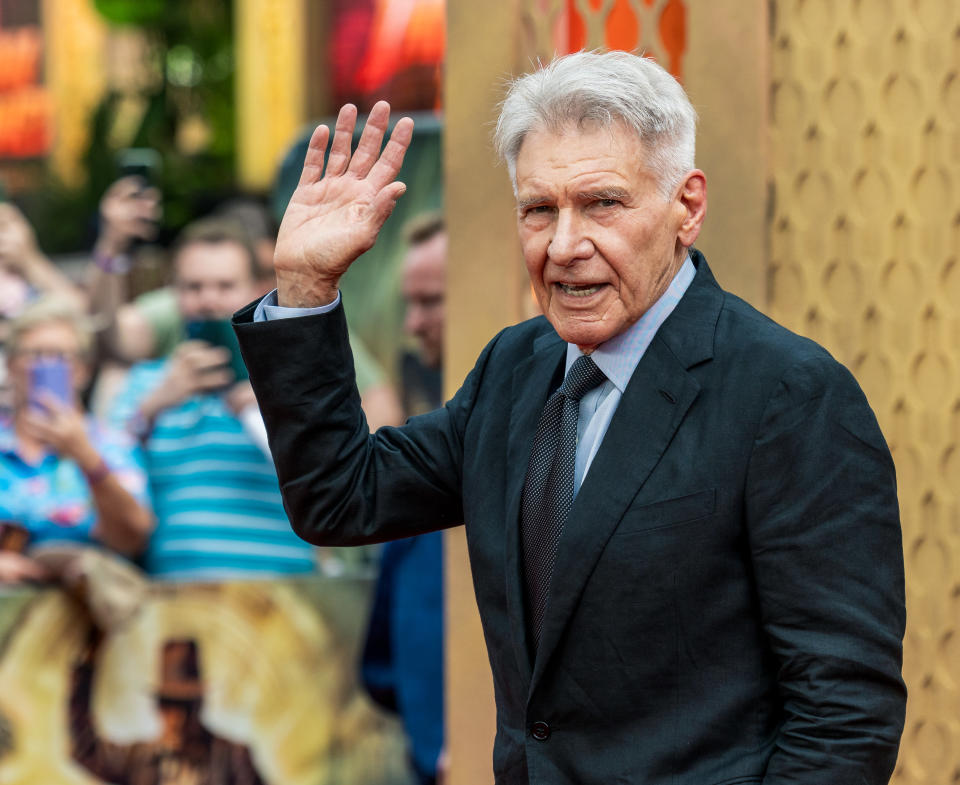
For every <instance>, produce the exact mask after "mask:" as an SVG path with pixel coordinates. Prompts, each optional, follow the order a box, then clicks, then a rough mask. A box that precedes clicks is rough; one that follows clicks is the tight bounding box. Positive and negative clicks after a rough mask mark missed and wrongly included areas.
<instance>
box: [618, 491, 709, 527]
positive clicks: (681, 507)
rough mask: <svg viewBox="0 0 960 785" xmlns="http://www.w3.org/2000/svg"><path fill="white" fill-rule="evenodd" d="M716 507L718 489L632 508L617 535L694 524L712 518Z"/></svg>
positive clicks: (625, 515) (621, 522) (624, 517)
mask: <svg viewBox="0 0 960 785" xmlns="http://www.w3.org/2000/svg"><path fill="white" fill-rule="evenodd" d="M716 506H717V492H716V489H714V488H711V489H710V490H706V491H699V492H698V493H691V494H689V495H687V496H680V497H678V498H676V499H664V500H663V501H659V502H653V503H652V504H645V505H643V506H642V507H632V508H630V509H628V510H627V511H626V513H624V516H623V518H622V519H621V520H620V525H619V526H617V529H616V531H615V532H614V536H615V537H616V536H619V535H624V534H638V533H641V532H650V531H654V530H656V529H665V528H667V527H670V526H679V525H681V524H684V523H693V522H694V521H697V520H700V519H701V518H707V517H709V516H711V515H713V513H714V511H715V510H716Z"/></svg>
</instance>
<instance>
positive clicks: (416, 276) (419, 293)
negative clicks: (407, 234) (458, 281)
mask: <svg viewBox="0 0 960 785" xmlns="http://www.w3.org/2000/svg"><path fill="white" fill-rule="evenodd" d="M446 265H447V235H446V233H445V232H441V233H440V234H436V235H434V236H433V237H431V238H430V239H429V240H427V241H426V242H424V243H419V244H418V245H414V246H412V247H411V248H410V250H409V251H408V252H407V256H406V259H405V260H404V263H403V299H404V301H405V302H406V304H407V313H406V317H405V319H404V322H403V328H404V330H406V332H407V334H409V335H412V336H414V337H415V338H416V339H417V341H418V343H419V344H420V358H421V359H422V360H423V363H424V365H426V366H428V367H430V368H439V367H440V365H441V363H442V362H443V321H444V292H445V290H446Z"/></svg>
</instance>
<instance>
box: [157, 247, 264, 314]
mask: <svg viewBox="0 0 960 785" xmlns="http://www.w3.org/2000/svg"><path fill="white" fill-rule="evenodd" d="M175 266H176V287H177V302H178V304H179V307H180V315H181V316H182V317H183V318H184V320H186V321H194V320H199V319H227V318H229V317H230V316H231V315H232V314H233V313H234V311H238V310H239V309H240V308H242V307H243V306H244V305H246V304H247V303H248V302H250V301H251V300H252V299H253V298H254V296H255V295H254V285H253V277H252V275H251V270H250V260H249V258H248V257H247V253H246V251H245V250H244V248H243V246H241V245H238V244H237V243H234V242H231V241H225V242H219V243H193V244H190V245H187V246H185V247H184V248H182V249H181V250H180V253H178V254H177V258H176V260H175Z"/></svg>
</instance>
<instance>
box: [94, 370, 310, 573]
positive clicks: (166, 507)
mask: <svg viewBox="0 0 960 785" xmlns="http://www.w3.org/2000/svg"><path fill="white" fill-rule="evenodd" d="M166 362H167V361H165V360H158V361H152V362H148V363H141V364H140V365H137V366H135V367H134V368H133V369H132V370H131V372H130V376H129V379H128V381H127V385H126V388H125V390H124V391H123V392H121V393H120V395H119V396H118V397H117V399H116V400H115V401H114V404H113V406H112V407H111V418H113V419H115V420H116V421H118V422H119V423H126V422H127V421H129V418H131V417H132V416H133V415H134V413H135V412H136V410H137V407H138V406H139V405H140V403H141V401H142V400H143V399H144V398H145V397H146V396H147V395H148V394H149V393H150V392H151V391H152V390H153V389H155V387H156V386H157V385H158V384H160V383H161V382H162V380H163V378H164V376H165V374H166V370H167V366H166ZM144 453H145V456H146V465H147V475H148V477H149V479H150V488H151V493H152V496H153V505H154V510H155V512H156V517H157V528H156V530H155V532H154V534H153V536H152V537H151V538H150V542H149V545H148V548H147V553H146V557H145V566H146V569H147V571H148V572H149V573H150V574H151V575H153V576H156V577H159V578H162V579H168V580H223V579H234V578H257V577H268V576H274V575H282V574H291V573H305V572H311V571H313V570H314V568H315V567H314V565H315V562H314V552H313V548H312V546H310V545H309V544H308V543H306V542H304V541H302V540H300V539H299V538H298V537H297V536H296V535H295V534H294V533H293V530H292V529H291V528H290V524H289V522H288V521H287V516H286V513H285V512H284V510H283V504H282V500H281V497H280V490H279V487H278V483H277V475H276V471H275V469H274V467H273V462H272V461H271V460H270V459H269V458H268V457H267V456H266V455H265V454H264V453H263V451H262V450H261V449H260V448H259V447H258V446H257V445H256V443H255V442H254V441H253V439H252V438H251V437H250V436H249V435H248V434H247V432H246V431H245V430H244V428H243V425H242V424H241V422H240V420H239V419H238V418H237V417H236V416H235V415H234V414H233V412H232V411H231V410H230V409H229V407H228V406H227V404H226V403H225V402H224V400H223V398H222V397H221V396H220V395H197V396H194V397H192V398H189V399H188V400H186V401H184V402H183V403H182V404H180V405H179V406H175V407H173V408H171V409H167V410H164V411H163V412H161V413H160V414H159V415H158V416H157V418H156V420H155V421H154V427H153V430H152V432H151V434H150V436H149V438H148V439H147V441H146V443H145V444H144Z"/></svg>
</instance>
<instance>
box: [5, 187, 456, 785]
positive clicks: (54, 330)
mask: <svg viewBox="0 0 960 785" xmlns="http://www.w3.org/2000/svg"><path fill="white" fill-rule="evenodd" d="M161 211H162V200H161V196H160V194H159V193H158V191H157V190H156V189H155V188H154V187H152V186H151V185H150V183H149V182H148V181H147V180H146V179H144V178H142V177H139V176H127V177H123V178H121V179H119V180H117V181H116V182H114V183H113V184H112V185H111V186H110V187H109V189H108V190H107V191H106V193H105V194H104V195H103V197H102V200H101V202H100V214H99V222H98V233H97V237H96V241H95V243H94V244H93V246H92V248H91V250H90V253H89V256H88V258H87V259H86V260H85V261H84V262H83V264H82V267H81V268H78V269H74V270H72V271H71V272H70V274H68V273H67V272H66V271H65V270H64V269H62V268H61V267H60V266H59V265H58V264H56V263H54V262H52V261H51V260H50V259H48V258H47V257H46V256H45V255H44V253H43V252H42V250H41V247H42V243H41V242H39V241H38V238H37V236H36V233H35V231H34V229H33V227H32V226H31V225H30V223H29V222H28V220H27V219H26V218H25V216H24V215H23V213H21V212H20V210H18V209H17V207H16V206H14V205H13V204H11V203H0V591H2V590H3V588H4V587H9V586H15V585H22V584H38V583H53V582H58V583H59V584H60V585H62V586H63V587H64V588H65V589H67V590H68V591H71V592H73V593H74V594H75V595H76V596H78V597H79V598H80V599H81V600H82V601H84V602H85V603H86V605H87V607H88V608H89V610H90V612H91V614H92V617H93V619H94V621H95V623H96V626H97V628H98V629H100V630H104V631H109V630H110V629H111V628H116V627H117V626H119V625H121V624H123V623H124V622H125V620H126V619H127V618H129V616H130V615H131V614H132V613H134V612H135V611H136V609H137V604H138V602H139V599H140V598H141V597H142V595H143V592H144V591H145V590H146V589H145V587H146V586H147V585H148V582H149V581H150V580H161V581H162V580H172V581H210V580H214V581H216V580H235V579H269V578H275V577H278V576H289V575H303V574H310V573H318V572H319V573H326V574H337V573H340V572H343V571H344V570H346V569H350V568H351V567H355V566H356V565H357V563H358V560H359V561H361V562H363V563H365V564H366V566H368V567H373V566H375V564H374V562H373V559H375V558H376V559H378V560H379V559H382V569H380V571H379V579H378V582H377V586H376V589H375V596H374V601H373V604H372V608H371V619H370V624H369V627H368V631H367V633H366V640H365V643H364V647H363V653H362V662H361V663H360V666H361V672H362V677H363V681H364V683H365V685H366V687H367V690H368V691H369V693H370V694H371V696H372V697H373V698H374V700H375V701H377V702H378V703H379V704H381V705H382V706H383V707H385V708H386V709H388V710H391V711H395V712H397V713H399V714H400V715H401V718H402V719H403V721H404V724H405V727H406V729H407V732H408V736H409V739H410V756H411V764H412V769H413V771H414V772H415V773H416V774H417V775H418V778H419V780H420V781H422V782H427V783H432V782H435V781H436V780H435V777H436V774H437V770H438V765H439V761H440V760H441V758H442V747H443V719H442V716H443V715H442V703H443V698H442V668H443V665H442V640H443V629H442V616H443V605H442V602H443V581H442V550H441V544H442V538H441V534H440V533H439V532H436V533H433V534H429V535H424V536H422V537H418V538H414V539H412V540H407V541H402V542H397V543H390V544H389V545H388V546H386V547H385V548H384V549H383V551H382V554H380V553H373V554H369V555H367V556H363V555H361V556H357V555H356V552H355V549H336V551H334V549H323V548H314V547H313V546H310V545H308V544H307V543H305V542H303V541H302V540H300V539H298V538H297V537H296V535H294V534H293V532H292V530H291V527H290V525H289V522H288V521H287V518H286V514H285V512H284V509H283V504H282V500H281V496H280V492H279V488H278V483H277V477H276V474H275V470H274V467H273V460H272V457H271V455H270V450H269V446H268V444H267V436H266V430H265V428H264V424H263V420H262V418H261V415H260V411H259V409H258V406H257V402H256V399H255V397H254V394H253V390H252V388H251V385H250V382H249V381H248V379H247V373H246V369H245V367H244V364H243V359H242V357H241V356H240V353H239V348H238V346H237V343H236V339H235V337H234V333H233V329H232V327H231V325H230V317H231V315H232V314H233V313H234V312H235V311H237V310H238V309H240V308H241V307H243V306H244V305H246V304H247V303H249V302H250V301H252V300H253V299H255V298H257V297H259V296H261V295H263V294H265V293H266V292H268V291H270V290H271V289H272V288H273V287H274V275H273V268H272V261H273V249H274V244H275V240H276V232H277V225H276V223H275V221H274V219H273V215H272V213H271V211H270V209H269V208H268V207H267V206H266V205H265V204H262V203H261V202H259V201H258V200H256V199H252V198H235V199H231V200H229V201H226V202H224V203H223V204H221V205H220V206H219V207H217V208H216V209H215V210H214V211H213V212H212V213H211V214H209V215H206V216H203V217H201V218H198V219H197V220H196V221H194V222H193V223H191V224H189V225H188V226H186V228H184V229H183V230H182V231H181V232H180V233H179V235H178V236H177V237H176V238H175V240H174V241H173V242H172V243H171V244H170V247H169V248H168V249H166V250H165V251H161V250H160V249H159V246H158V244H157V234H158V227H159V225H160V218H161ZM403 243H404V249H405V253H404V262H403V266H402V272H401V279H400V280H401V287H402V291H401V292H400V293H399V294H400V295H401V296H402V297H403V300H404V305H405V321H404V332H405V333H406V334H407V336H408V338H409V339H410V340H409V342H408V346H409V349H408V350H406V351H401V352H400V354H399V356H398V357H397V358H396V363H397V370H396V374H395V377H396V378H397V379H398V380H399V381H398V383H397V385H396V386H394V385H393V384H392V383H390V382H389V381H388V379H389V378H390V376H391V375H390V374H387V373H385V372H384V370H383V368H382V366H381V365H379V364H378V363H377V362H376V361H375V360H374V359H373V357H372V355H371V354H370V353H369V352H367V351H366V350H365V349H364V347H363V344H362V342H361V341H359V340H352V345H353V350H354V361H355V367H356V374H357V382H358V388H359V389H360V392H361V399H362V403H363V409H364V413H365V415H366V417H367V420H368V424H369V426H370V428H371V430H375V429H376V428H378V427H380V426H382V425H394V424H399V423H400V422H402V420H403V419H404V418H406V417H408V416H412V415H416V414H421V413H424V412H426V411H429V410H430V409H432V408H435V407H436V406H439V405H440V404H441V403H442V397H441V396H442V369H441V364H442V358H443V333H444V294H445V269H446V254H447V240H446V230H445V226H444V221H443V218H442V216H441V215H440V214H437V213H427V214H423V215H420V216H417V217H416V218H415V219H413V220H412V221H409V222H408V224H407V226H406V228H405V232H404V235H403ZM158 253H162V254H163V256H164V258H165V259H166V264H165V267H166V269H167V271H168V274H166V275H165V276H162V277H161V279H160V280H158V281H157V282H156V284H157V285H154V286H148V287H146V288H144V287H143V286H142V285H141V284H140V283H139V282H138V272H142V270H143V259H144V258H151V259H153V258H156V256H157V255H158ZM141 277H142V276H141ZM368 550H369V549H368ZM352 551H353V553H351V552H352ZM441 768H442V767H441Z"/></svg>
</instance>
